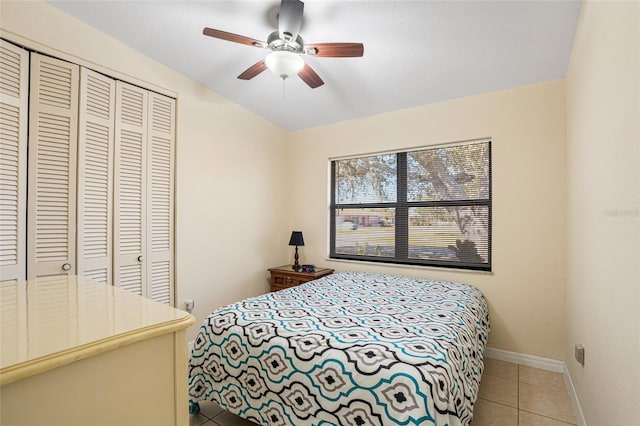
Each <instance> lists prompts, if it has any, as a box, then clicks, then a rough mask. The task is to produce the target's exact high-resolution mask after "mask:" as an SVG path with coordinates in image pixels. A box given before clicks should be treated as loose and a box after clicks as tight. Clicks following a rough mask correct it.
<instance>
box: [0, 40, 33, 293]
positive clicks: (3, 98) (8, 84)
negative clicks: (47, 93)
mask: <svg viewBox="0 0 640 426" xmlns="http://www.w3.org/2000/svg"><path fill="white" fill-rule="evenodd" d="M28 102H29V53H28V52H27V51H26V50H24V49H21V48H19V47H17V46H14V45H13V44H11V43H7V42H6V41H4V40H0V281H12V280H24V279H25V278H26V271H27V267H26V266H27V262H26V238H27V231H26V229H27V228H26V217H27V211H26V206H27V126H28Z"/></svg>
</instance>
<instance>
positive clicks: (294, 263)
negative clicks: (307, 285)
mask: <svg viewBox="0 0 640 426" xmlns="http://www.w3.org/2000/svg"><path fill="white" fill-rule="evenodd" d="M293 260H294V262H293V266H292V267H291V269H293V270H294V271H296V272H298V271H300V264H299V263H298V246H296V254H295V256H294V257H293Z"/></svg>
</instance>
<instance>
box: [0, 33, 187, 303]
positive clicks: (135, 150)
mask: <svg viewBox="0 0 640 426" xmlns="http://www.w3.org/2000/svg"><path fill="white" fill-rule="evenodd" d="M1 42H2V45H1V46H0V54H1V55H0V59H1V63H0V73H1V77H2V79H1V82H0V105H1V108H2V109H1V117H0V118H1V120H0V139H1V143H2V147H1V150H0V155H1V158H0V168H1V170H0V173H1V177H2V181H1V183H0V222H1V223H2V230H1V231H0V281H11V280H21V279H25V278H26V279H35V278H39V277H49V276H57V275H81V276H85V277H88V278H92V279H94V280H96V281H99V282H102V283H106V284H111V285H115V286H119V287H122V288H124V289H127V290H130V291H132V292H134V293H137V294H140V295H142V296H145V297H148V298H150V299H153V300H156V301H160V302H164V303H168V304H173V303H174V300H173V299H174V291H173V288H174V235H173V234H174V216H173V215H174V175H175V171H174V157H175V99H173V98H170V97H167V96H165V95H161V94H158V93H155V92H152V91H150V90H147V89H143V88H140V87H138V86H134V85H132V84H128V83H125V82H122V81H120V80H116V79H113V78H111V77H109V76H106V75H103V74H101V73H98V72H96V71H93V70H90V69H88V68H85V67H83V66H80V65H77V64H74V63H70V62H66V61H63V60H59V59H56V58H52V57H49V56H45V55H41V54H39V53H35V52H28V51H26V50H24V49H22V48H20V47H18V46H15V45H13V44H11V43H8V42H6V41H4V40H2V41H1Z"/></svg>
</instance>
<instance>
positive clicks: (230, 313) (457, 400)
mask: <svg viewBox="0 0 640 426" xmlns="http://www.w3.org/2000/svg"><path fill="white" fill-rule="evenodd" d="M488 333H489V312H488V308H487V304H486V301H485V299H484V296H483V295H482V293H481V292H480V291H479V290H478V289H476V288H474V287H472V286H469V285H466V284H459V283H452V282H443V281H430V280H426V279H417V278H410V277H402V276H392V275H377V274H369V273H359V272H344V273H339V274H334V275H329V276H326V277H324V278H321V279H319V280H316V281H312V282H309V283H306V284H303V285H300V286H298V287H294V288H291V289H288V290H282V291H278V292H275V293H269V294H265V295H263V296H259V297H254V298H251V299H247V300H244V301H242V302H238V303H236V304H233V305H229V306H225V307H223V308H220V309H218V310H216V311H214V312H213V313H212V314H211V315H210V316H209V317H208V318H207V319H206V320H205V321H204V323H203V324H202V326H201V328H200V331H199V334H198V336H197V337H196V339H195V342H194V347H193V351H192V354H191V359H190V378H189V394H190V398H191V403H195V402H198V401H202V400H210V401H214V402H216V403H217V404H218V405H220V406H221V407H223V408H225V409H227V410H229V411H231V412H233V413H235V414H238V415H240V416H241V417H244V418H246V419H249V420H251V421H253V422H255V423H258V424H263V425H353V426H360V425H393V424H398V425H414V424H419V425H433V424H436V425H450V426H453V425H469V424H470V423H471V418H472V414H473V405H474V402H475V400H476V397H477V393H478V387H479V385H480V377H481V375H482V370H483V362H482V357H483V353H484V348H485V344H486V341H487V336H488Z"/></svg>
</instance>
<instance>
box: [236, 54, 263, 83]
mask: <svg viewBox="0 0 640 426" xmlns="http://www.w3.org/2000/svg"><path fill="white" fill-rule="evenodd" d="M266 69H267V66H266V65H265V64H264V59H261V60H259V61H258V62H256V63H255V64H253V65H251V66H250V67H249V68H247V69H246V70H245V71H244V72H243V73H242V74H240V75H239V76H238V78H239V79H240V80H251V79H252V78H253V77H255V76H256V75H258V74H260V73H261V72H262V71H264V70H266Z"/></svg>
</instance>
